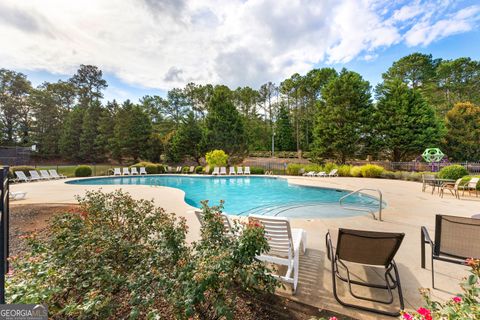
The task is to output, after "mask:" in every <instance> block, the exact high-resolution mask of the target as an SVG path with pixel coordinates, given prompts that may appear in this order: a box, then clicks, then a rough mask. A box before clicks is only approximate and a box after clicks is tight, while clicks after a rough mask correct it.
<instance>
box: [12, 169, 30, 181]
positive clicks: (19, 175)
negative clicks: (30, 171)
mask: <svg viewBox="0 0 480 320" xmlns="http://www.w3.org/2000/svg"><path fill="white" fill-rule="evenodd" d="M15 175H16V176H17V180H18V181H23V182H29V181H30V180H31V179H30V178H29V177H27V176H26V175H25V172H23V171H15Z"/></svg>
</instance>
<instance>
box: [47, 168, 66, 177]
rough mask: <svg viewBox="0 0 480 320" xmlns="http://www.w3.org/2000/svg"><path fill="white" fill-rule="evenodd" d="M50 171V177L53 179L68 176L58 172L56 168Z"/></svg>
mask: <svg viewBox="0 0 480 320" xmlns="http://www.w3.org/2000/svg"><path fill="white" fill-rule="evenodd" d="M48 173H50V177H52V178H53V179H65V178H66V176H64V175H63V174H59V173H58V172H57V170H55V169H50V170H48Z"/></svg>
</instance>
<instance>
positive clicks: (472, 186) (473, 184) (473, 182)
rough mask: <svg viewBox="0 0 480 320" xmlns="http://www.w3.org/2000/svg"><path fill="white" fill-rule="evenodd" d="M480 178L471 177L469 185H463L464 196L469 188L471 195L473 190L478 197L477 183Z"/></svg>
mask: <svg viewBox="0 0 480 320" xmlns="http://www.w3.org/2000/svg"><path fill="white" fill-rule="evenodd" d="M479 180H480V178H471V179H470V181H468V183H467V185H465V186H463V188H462V189H463V192H462V196H463V195H464V194H465V190H467V191H468V195H470V194H471V192H472V191H474V192H475V195H476V196H477V197H478V191H477V184H478V181H479Z"/></svg>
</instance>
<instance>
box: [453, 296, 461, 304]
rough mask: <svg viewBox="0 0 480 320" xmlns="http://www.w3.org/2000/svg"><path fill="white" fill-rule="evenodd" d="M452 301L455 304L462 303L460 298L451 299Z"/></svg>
mask: <svg viewBox="0 0 480 320" xmlns="http://www.w3.org/2000/svg"><path fill="white" fill-rule="evenodd" d="M452 300H453V302H455V303H460V302H462V298H461V297H453V298H452Z"/></svg>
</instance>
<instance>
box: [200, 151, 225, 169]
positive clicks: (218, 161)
mask: <svg viewBox="0 0 480 320" xmlns="http://www.w3.org/2000/svg"><path fill="white" fill-rule="evenodd" d="M205 160H206V161H207V164H208V165H209V166H210V167H212V168H213V167H225V166H226V165H227V161H228V154H226V153H225V151H223V150H213V151H210V152H207V154H206V155H205Z"/></svg>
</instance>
